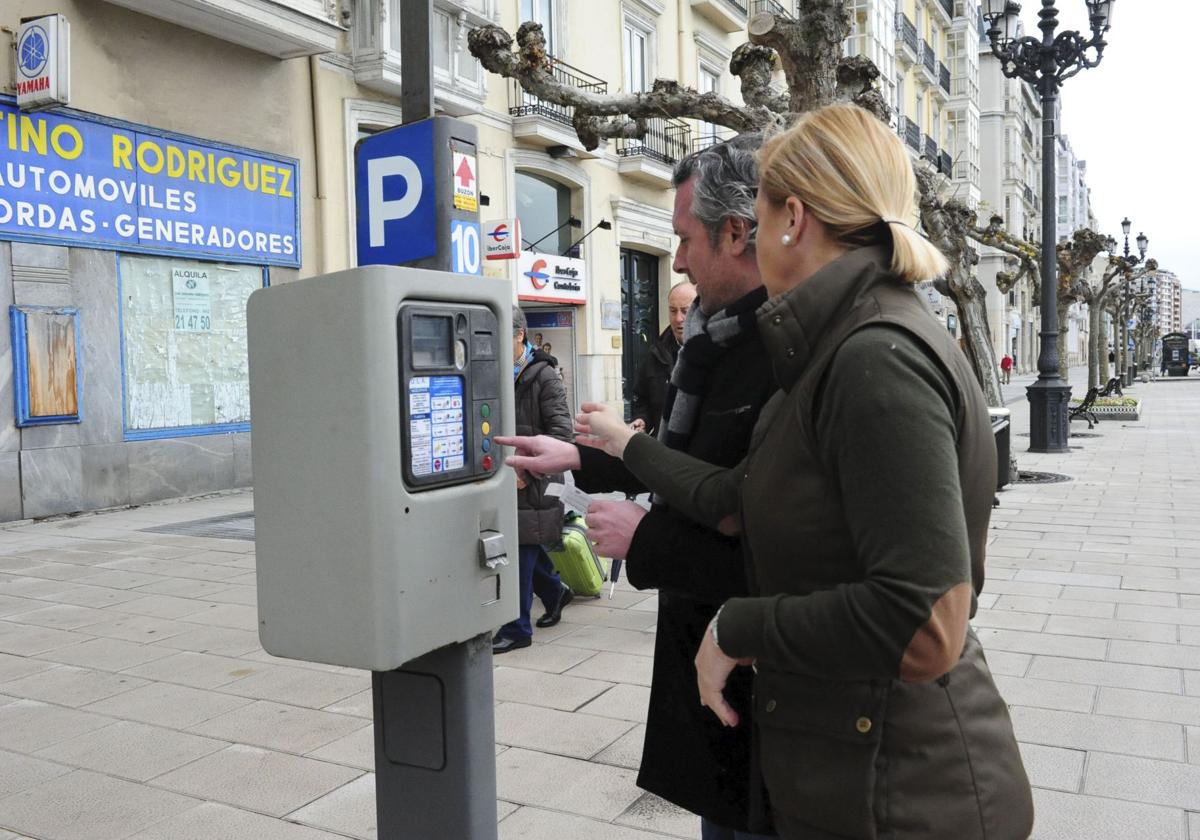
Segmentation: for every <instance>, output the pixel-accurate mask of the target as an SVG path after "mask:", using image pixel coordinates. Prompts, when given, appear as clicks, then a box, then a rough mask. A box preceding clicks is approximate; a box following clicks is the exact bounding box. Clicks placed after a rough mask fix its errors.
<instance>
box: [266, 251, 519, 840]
mask: <svg viewBox="0 0 1200 840" xmlns="http://www.w3.org/2000/svg"><path fill="white" fill-rule="evenodd" d="M511 296H512V291H511V287H510V285H509V284H508V283H506V282H504V281H501V280H491V279H486V278H480V277H464V276H461V275H454V274H449V273H446V272H442V271H434V270H429V269H420V268H397V267H391V266H368V267H364V268H357V269H351V270H349V271H344V272H340V273H337V274H331V275H326V276H323V277H313V278H309V279H306V280H300V281H297V282H294V283H288V284H286V285H281V286H277V287H273V288H268V289H261V290H259V291H256V292H254V293H253V294H252V295H251V296H250V301H249V304H248V305H247V322H248V333H249V351H250V403H251V418H252V421H253V423H252V446H253V453H252V457H253V462H254V464H253V465H254V485H255V486H254V512H255V520H256V522H255V527H256V555H257V574H258V615H259V638H260V639H261V640H262V645H263V648H264V649H266V651H267V652H268V653H271V654H273V655H275V656H282V657H287V658H291V659H302V660H308V661H312V662H323V663H326V664H330V665H343V666H348V667H352V668H365V669H369V670H371V671H372V672H373V673H372V680H371V685H372V700H373V714H374V734H375V777H376V811H377V817H378V836H379V838H380V840H398V838H433V837H454V838H461V840H494V838H495V837H496V765H495V760H494V754H495V722H494V714H493V687H492V651H491V637H490V634H491V632H492V631H493V630H495V629H496V628H497V627H499V626H501V625H502V624H505V623H506V622H508V621H510V620H512V619H514V618H516V617H517V612H518V609H517V592H518V583H517V567H518V560H517V513H516V511H517V504H516V479H515V477H514V475H513V473H512V471H511V470H508V469H503V468H502V463H501V458H500V457H499V453H498V452H496V451H495V450H494V449H493V444H492V441H493V438H494V436H495V435H497V434H500V433H502V432H504V431H509V432H511V431H512V429H513V428H514V419H513V379H512V374H511V355H512V351H511V347H512V345H511V338H510V336H511V333H512V330H511V327H512V310H511V299H512V298H511Z"/></svg>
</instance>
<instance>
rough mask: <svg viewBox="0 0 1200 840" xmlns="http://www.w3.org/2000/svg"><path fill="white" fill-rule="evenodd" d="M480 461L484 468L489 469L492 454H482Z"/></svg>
mask: <svg viewBox="0 0 1200 840" xmlns="http://www.w3.org/2000/svg"><path fill="white" fill-rule="evenodd" d="M482 463H483V468H484V469H485V470H490V469H491V468H492V456H491V455H484V456H483V461H482Z"/></svg>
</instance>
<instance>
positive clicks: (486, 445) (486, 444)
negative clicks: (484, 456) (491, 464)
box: [483, 438, 492, 452]
mask: <svg viewBox="0 0 1200 840" xmlns="http://www.w3.org/2000/svg"><path fill="white" fill-rule="evenodd" d="M483 451H484V452H491V451H492V441H491V438H484V439H483Z"/></svg>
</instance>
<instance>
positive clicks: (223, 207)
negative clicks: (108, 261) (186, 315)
mask: <svg viewBox="0 0 1200 840" xmlns="http://www.w3.org/2000/svg"><path fill="white" fill-rule="evenodd" d="M299 174H300V167H299V162H298V161H297V160H295V159H294V158H287V157H281V156H277V155H269V154H265V153H263V152H258V151H252V150H248V149H239V148H235V147H232V146H225V145H221V144H218V143H211V142H207V141H204V140H198V139H195V138H191V137H183V136H181V135H177V134H170V133H167V132H163V131H158V130H156V129H153V128H147V127H146V126H140V125H133V124H131V123H124V122H118V121H114V120H107V119H101V118H99V117H95V116H92V115H88V114H82V113H79V112H76V111H62V112H54V113H49V112H39V113H22V112H20V111H18V110H17V108H16V106H15V105H14V104H13V102H12V100H11V98H8V97H5V98H3V99H0V238H6V239H21V240H29V241H37V242H48V243H51V244H55V245H70V246H75V247H85V248H108V249H114V250H121V251H132V252H141V253H149V254H167V255H173V256H174V255H178V256H186V257H205V258H211V259H221V260H227V261H229V262H239V263H253V264H268V265H282V266H292V267H299V265H300V203H299V201H298V200H297V196H298V195H299V194H300V189H299Z"/></svg>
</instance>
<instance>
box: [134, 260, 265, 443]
mask: <svg viewBox="0 0 1200 840" xmlns="http://www.w3.org/2000/svg"><path fill="white" fill-rule="evenodd" d="M120 266H121V268H120V282H121V326H122V360H123V366H124V371H125V433H126V438H128V439H137V438H149V437H174V436H178V435H187V434H201V433H207V432H212V431H214V428H213V427H228V428H229V429H230V430H234V429H236V428H238V427H242V428H244V427H245V425H246V424H248V423H249V422H250V388H249V376H248V373H247V357H246V300H247V299H248V298H249V297H250V293H251V292H252V291H254V290H255V289H257V288H261V287H262V285H263V269H262V268H261V267H258V266H247V265H230V264H226V263H212V262H198V261H193V260H179V259H169V258H166V257H143V256H128V255H122V257H121V260H120Z"/></svg>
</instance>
